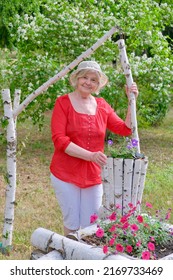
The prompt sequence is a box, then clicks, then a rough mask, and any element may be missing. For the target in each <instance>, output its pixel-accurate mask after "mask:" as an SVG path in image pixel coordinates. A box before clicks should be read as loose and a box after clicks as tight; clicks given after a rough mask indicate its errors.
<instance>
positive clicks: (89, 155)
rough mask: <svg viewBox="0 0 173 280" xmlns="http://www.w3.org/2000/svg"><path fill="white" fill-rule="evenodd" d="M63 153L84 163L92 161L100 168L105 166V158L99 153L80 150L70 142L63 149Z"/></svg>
mask: <svg viewBox="0 0 173 280" xmlns="http://www.w3.org/2000/svg"><path fill="white" fill-rule="evenodd" d="M65 153H66V154H68V155H69V156H72V157H77V158H80V159H83V160H86V161H92V162H95V163H97V164H98V165H100V166H102V165H104V164H106V160H107V156H106V155H105V154H103V153H102V152H101V151H98V152H90V151H88V150H85V149H83V148H81V147H80V146H78V145H76V144H74V143H73V142H70V144H69V145H68V146H67V148H66V149H65Z"/></svg>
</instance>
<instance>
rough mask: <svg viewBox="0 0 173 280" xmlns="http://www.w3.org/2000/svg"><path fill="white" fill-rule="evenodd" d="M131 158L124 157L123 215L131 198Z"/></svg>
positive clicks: (132, 162)
mask: <svg viewBox="0 0 173 280" xmlns="http://www.w3.org/2000/svg"><path fill="white" fill-rule="evenodd" d="M133 164H134V160H133V159H124V182H123V215H124V214H125V213H126V212H127V211H128V210H129V207H128V204H129V203H130V202H131V199H132V180H133Z"/></svg>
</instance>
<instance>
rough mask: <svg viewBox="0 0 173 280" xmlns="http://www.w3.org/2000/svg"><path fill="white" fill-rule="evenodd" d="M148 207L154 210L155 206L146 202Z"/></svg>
mask: <svg viewBox="0 0 173 280" xmlns="http://www.w3.org/2000/svg"><path fill="white" fill-rule="evenodd" d="M145 205H146V207H148V208H153V205H152V204H151V203H149V202H146V204H145Z"/></svg>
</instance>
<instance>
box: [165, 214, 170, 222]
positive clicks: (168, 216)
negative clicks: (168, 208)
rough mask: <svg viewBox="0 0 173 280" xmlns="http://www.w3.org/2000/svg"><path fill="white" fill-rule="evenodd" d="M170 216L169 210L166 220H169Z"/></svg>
mask: <svg viewBox="0 0 173 280" xmlns="http://www.w3.org/2000/svg"><path fill="white" fill-rule="evenodd" d="M170 217H171V213H170V212H168V213H167V214H166V217H165V219H166V220H169V219H170Z"/></svg>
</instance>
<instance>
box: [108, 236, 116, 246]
mask: <svg viewBox="0 0 173 280" xmlns="http://www.w3.org/2000/svg"><path fill="white" fill-rule="evenodd" d="M114 242H115V238H114V237H113V238H111V239H110V240H109V246H113V245H114Z"/></svg>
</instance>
